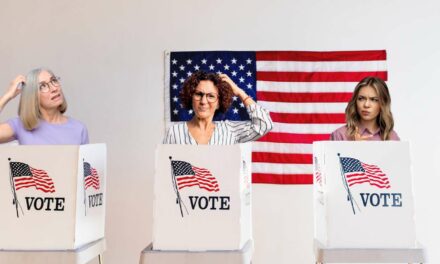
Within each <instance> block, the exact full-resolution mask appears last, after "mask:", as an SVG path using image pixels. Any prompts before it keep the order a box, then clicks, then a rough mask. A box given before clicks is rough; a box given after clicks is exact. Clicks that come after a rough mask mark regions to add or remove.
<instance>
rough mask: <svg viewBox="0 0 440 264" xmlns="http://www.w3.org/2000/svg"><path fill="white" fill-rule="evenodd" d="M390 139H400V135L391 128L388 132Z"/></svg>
mask: <svg viewBox="0 0 440 264" xmlns="http://www.w3.org/2000/svg"><path fill="white" fill-rule="evenodd" d="M390 140H397V141H400V137H399V135H397V132H396V131H394V130H391V132H390Z"/></svg>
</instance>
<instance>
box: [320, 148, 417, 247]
mask: <svg viewBox="0 0 440 264" xmlns="http://www.w3.org/2000/svg"><path fill="white" fill-rule="evenodd" d="M313 162H314V164H313V167H314V185H313V186H314V197H313V199H314V212H315V216H314V217H315V239H317V240H318V241H320V243H322V244H323V245H324V246H325V247H327V248H414V247H415V246H416V235H415V223H414V201H413V199H414V198H413V192H412V179H411V172H410V155H409V144H408V143H407V142H381V141H374V142H373V141H368V142H350V141H344V142H342V141H332V142H325V141H322V142H315V143H313Z"/></svg>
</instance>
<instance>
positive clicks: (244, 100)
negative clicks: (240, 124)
mask: <svg viewBox="0 0 440 264" xmlns="http://www.w3.org/2000/svg"><path fill="white" fill-rule="evenodd" d="M247 99H251V97H250V96H249V95H248V96H247V97H246V98H244V99H243V103H246V100H247Z"/></svg>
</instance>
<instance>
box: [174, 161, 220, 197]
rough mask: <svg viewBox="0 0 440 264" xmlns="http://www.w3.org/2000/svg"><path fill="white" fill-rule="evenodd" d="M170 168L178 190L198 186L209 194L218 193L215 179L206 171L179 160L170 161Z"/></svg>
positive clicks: (218, 189)
mask: <svg viewBox="0 0 440 264" xmlns="http://www.w3.org/2000/svg"><path fill="white" fill-rule="evenodd" d="M171 166H172V169H173V174H174V177H175V178H176V184H177V188H179V190H180V189H183V188H186V187H191V186H198V187H199V188H200V189H204V190H207V191H209V192H218V191H220V188H219V186H218V182H217V179H216V178H215V177H214V176H213V175H212V174H211V172H210V171H209V170H208V169H205V168H199V167H196V166H193V165H191V164H190V163H188V162H185V161H180V160H172V161H171Z"/></svg>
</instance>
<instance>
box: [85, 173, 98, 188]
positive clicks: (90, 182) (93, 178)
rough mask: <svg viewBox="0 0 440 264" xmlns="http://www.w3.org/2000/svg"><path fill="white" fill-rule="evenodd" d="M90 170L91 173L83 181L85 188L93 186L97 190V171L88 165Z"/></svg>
mask: <svg viewBox="0 0 440 264" xmlns="http://www.w3.org/2000/svg"><path fill="white" fill-rule="evenodd" d="M90 171H91V173H92V175H88V176H87V177H86V178H85V179H84V181H85V189H86V190H87V189H88V188H89V187H92V188H94V189H95V190H99V188H100V186H99V176H98V172H97V171H96V169H95V168H92V167H90Z"/></svg>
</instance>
